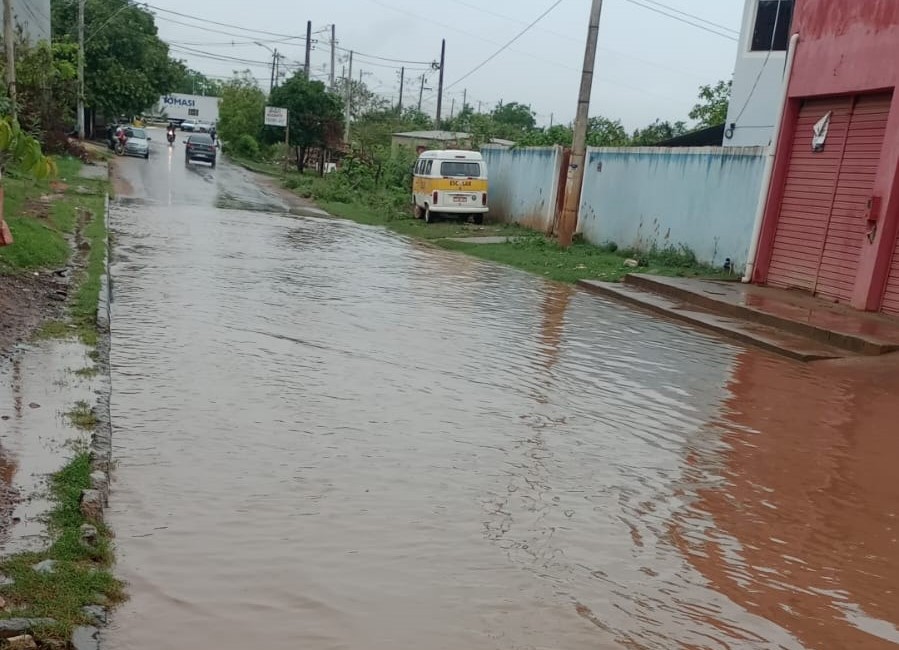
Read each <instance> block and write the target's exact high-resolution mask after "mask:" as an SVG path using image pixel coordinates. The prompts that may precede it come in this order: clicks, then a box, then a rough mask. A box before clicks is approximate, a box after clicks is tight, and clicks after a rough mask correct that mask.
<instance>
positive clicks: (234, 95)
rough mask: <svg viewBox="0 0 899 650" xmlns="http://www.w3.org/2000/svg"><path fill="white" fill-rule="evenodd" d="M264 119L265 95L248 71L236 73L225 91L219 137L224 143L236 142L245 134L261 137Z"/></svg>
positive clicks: (221, 104) (220, 108) (219, 123)
mask: <svg viewBox="0 0 899 650" xmlns="http://www.w3.org/2000/svg"><path fill="white" fill-rule="evenodd" d="M264 117H265V93H263V92H262V90H261V89H260V88H259V86H257V85H256V81H255V79H253V76H252V74H251V73H250V71H249V70H247V71H245V72H242V73H237V74H235V75H234V78H233V79H232V80H231V81H228V82H227V83H225V84H224V86H223V88H222V100H221V102H220V103H219V121H218V129H217V131H218V135H219V136H220V137H221V139H222V140H224V141H225V142H237V140H238V139H239V138H240V137H241V136H244V135H246V136H250V137H252V138H259V136H260V135H261V134H262V124H263V121H264Z"/></svg>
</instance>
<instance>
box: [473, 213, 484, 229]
mask: <svg viewBox="0 0 899 650" xmlns="http://www.w3.org/2000/svg"><path fill="white" fill-rule="evenodd" d="M473 221H474V223H475V225H476V226H480V225H481V224H482V223H484V215H483V214H476V215H474V218H473Z"/></svg>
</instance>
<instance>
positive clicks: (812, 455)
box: [106, 131, 899, 650]
mask: <svg viewBox="0 0 899 650" xmlns="http://www.w3.org/2000/svg"><path fill="white" fill-rule="evenodd" d="M158 133H159V135H158V138H154V141H155V144H154V150H153V152H152V156H151V159H150V160H149V161H143V160H139V159H128V160H124V161H120V162H121V165H120V166H119V176H120V178H121V179H122V180H123V181H124V182H123V183H120V187H121V196H120V198H119V200H118V201H117V203H116V205H115V206H114V208H113V212H112V214H111V219H110V220H111V227H112V231H113V234H114V256H113V289H114V304H113V341H112V365H113V378H112V379H113V391H114V394H113V401H112V408H113V421H114V427H115V446H116V449H115V454H116V457H117V459H118V469H117V471H116V485H115V493H114V496H113V503H112V511H111V523H112V525H113V527H114V529H115V531H116V534H117V546H118V554H119V560H120V561H119V569H120V573H121V574H122V576H123V577H124V578H125V579H126V580H128V581H129V583H130V592H131V594H132V599H131V601H130V602H129V603H127V604H126V605H125V606H124V607H123V608H122V609H121V610H120V611H119V612H118V613H117V614H116V616H115V618H114V621H113V626H112V627H111V629H110V630H109V631H108V633H107V635H106V642H107V647H109V648H114V649H139V650H150V649H153V650H160V649H168V648H172V649H174V648H178V649H183V648H217V649H220V650H231V649H238V648H240V649H245V648H248V647H254V648H284V649H285V650H286V649H288V648H290V649H293V648H307V649H315V650H325V649H332V648H333V649H338V648H339V649H359V650H362V649H365V650H400V649H405V648H408V649H410V650H411V649H413V648H414V649H415V650H459V649H461V648H465V649H466V650H480V649H497V650H499V649H503V650H508V649H511V648H545V649H550V648H552V649H565V650H581V649H588V648H589V649H591V650H596V649H602V648H653V649H659V650H661V649H665V650H667V649H670V648H677V647H680V648H716V649H717V648H733V649H740V650H742V649H750V648H752V649H755V648H787V649H797V648H856V649H880V648H892V647H896V646H895V644H897V643H899V632H897V627H896V626H897V624H899V595H897V591H896V589H897V588H899V559H897V558H899V552H897V551H899V545H897V537H899V532H897V530H896V526H897V525H899V522H897V520H896V517H897V514H896V512H897V510H899V483H897V482H896V481H894V480H892V477H893V473H894V471H893V469H892V463H891V462H886V460H885V458H889V457H891V458H892V459H893V460H895V458H897V457H899V456H897V452H899V443H897V440H896V436H895V435H888V434H887V433H886V432H887V431H892V430H893V428H894V427H893V424H892V423H894V422H895V418H896V415H897V407H896V405H895V400H894V399H890V395H894V394H895V390H896V386H897V384H896V383H895V377H896V375H895V373H893V371H892V369H891V368H890V369H887V370H882V372H883V373H884V374H883V376H881V377H878V378H877V379H876V380H874V379H872V373H871V372H870V371H868V370H864V371H859V370H857V369H853V368H851V367H850V368H842V367H829V366H816V367H805V366H799V365H796V364H793V363H790V362H786V361H782V360H780V359H776V358H772V357H770V356H767V355H765V354H762V353H758V352H755V351H747V350H744V349H742V348H739V347H736V346H731V345H729V344H726V343H722V342H721V341H719V340H718V339H715V338H712V337H709V336H706V335H704V334H702V333H700V332H696V331H694V330H690V329H685V328H682V327H680V326H679V325H676V324H672V323H668V322H665V321H660V320H657V319H654V318H652V317H649V316H647V315H645V314H642V313H640V312H635V311H631V310H629V309H627V308H625V307H622V306H619V305H616V304H613V303H609V302H605V301H603V300H601V299H597V298H595V297H592V296H589V295H587V294H584V293H582V292H580V291H577V290H575V289H572V288H570V287H567V286H561V285H555V284H551V283H546V282H543V281H541V280H540V279H538V278H535V277H533V276H529V275H526V274H523V273H519V272H517V271H514V270H511V269H507V268H504V267H499V266H494V265H490V264H486V263H483V262H480V261H477V260H474V259H471V258H467V257H464V256H460V255H457V254H453V253H449V252H445V251H440V250H435V249H432V248H430V247H425V246H422V245H420V244H418V243H416V242H413V241H408V240H405V239H402V238H399V237H397V236H394V235H392V234H390V233H387V232H384V231H382V230H378V229H373V228H368V227H362V226H357V225H355V224H352V223H347V222H342V221H336V220H330V219H319V218H304V217H295V216H290V215H288V214H287V206H286V204H285V202H284V200H283V199H282V198H281V197H279V196H278V195H277V193H275V192H273V191H269V190H265V189H262V188H261V187H260V186H259V185H258V184H257V183H255V182H254V180H253V178H252V177H251V176H250V175H249V174H247V173H245V172H244V171H242V170H240V169H237V168H235V167H233V166H231V165H229V164H227V163H225V162H222V163H221V164H220V165H219V167H218V168H217V169H216V170H212V169H209V168H205V167H204V168H200V167H197V168H190V169H186V168H185V166H184V161H183V149H181V146H182V145H180V143H179V145H178V146H176V147H175V148H174V149H173V150H171V151H169V150H168V148H167V147H165V146H164V144H165V143H164V134H163V133H162V132H161V131H160V132H158ZM154 135H155V134H154Z"/></svg>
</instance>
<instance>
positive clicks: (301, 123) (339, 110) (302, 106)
mask: <svg viewBox="0 0 899 650" xmlns="http://www.w3.org/2000/svg"><path fill="white" fill-rule="evenodd" d="M269 101H270V103H271V104H272V105H273V106H280V107H282V108H286V109H287V111H288V119H289V121H290V142H289V144H290V145H291V146H293V147H295V148H296V149H297V168H298V170H299V171H301V172H302V171H303V169H304V165H305V158H306V156H305V153H306V149H307V148H308V147H330V146H333V145H335V144H336V143H337V142H339V140H340V133H341V131H342V129H343V105H342V103H341V101H340V97H338V96H337V95H335V94H333V93H331V92H329V91H328V89H327V88H326V87H325V84H323V83H322V82H321V81H311V80H309V79H307V78H306V75H305V74H303V73H302V72H297V73H296V74H294V75H293V76H292V77H291V78H290V79H288V80H287V81H285V82H284V83H282V84H281V85H280V86H278V87H277V88H275V89H274V90H273V91H272V93H271V98H270V100H269ZM279 131H280V130H279ZM278 135H280V133H279V134H278ZM274 136H275V134H274V133H272V132H271V131H270V130H267V131H266V138H267V139H268V140H270V141H271V140H275V139H276V138H275V137H274Z"/></svg>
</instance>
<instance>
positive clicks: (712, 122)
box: [690, 81, 733, 128]
mask: <svg viewBox="0 0 899 650" xmlns="http://www.w3.org/2000/svg"><path fill="white" fill-rule="evenodd" d="M732 86H733V82H732V81H719V82H718V83H716V84H715V85H708V86H701V87H700V88H699V103H697V104H696V105H695V106H694V107H693V110H692V111H690V119H691V120H696V121H697V122H698V123H699V124H698V126H699V127H700V128H704V127H709V126H718V125H719V124H724V123H725V122H726V121H727V108H728V105H729V104H730V91H731V87H732Z"/></svg>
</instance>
